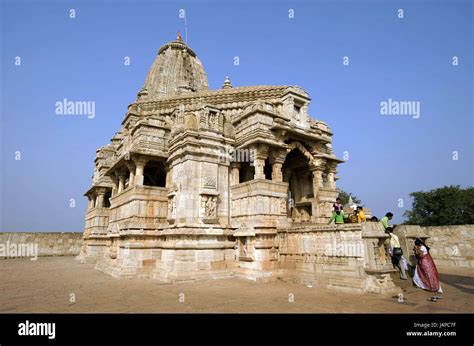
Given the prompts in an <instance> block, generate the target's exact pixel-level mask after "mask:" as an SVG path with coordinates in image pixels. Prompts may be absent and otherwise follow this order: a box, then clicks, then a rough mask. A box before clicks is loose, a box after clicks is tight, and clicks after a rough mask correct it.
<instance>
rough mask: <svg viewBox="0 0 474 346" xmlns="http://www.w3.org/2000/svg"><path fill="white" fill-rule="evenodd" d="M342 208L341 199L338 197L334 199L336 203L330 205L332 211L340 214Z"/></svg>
mask: <svg viewBox="0 0 474 346" xmlns="http://www.w3.org/2000/svg"><path fill="white" fill-rule="evenodd" d="M342 209H343V206H342V204H341V199H340V198H339V197H337V198H336V203H334V204H333V205H332V211H334V212H336V211H340V212H342Z"/></svg>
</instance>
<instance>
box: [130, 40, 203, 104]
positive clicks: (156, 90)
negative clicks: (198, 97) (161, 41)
mask: <svg viewBox="0 0 474 346" xmlns="http://www.w3.org/2000/svg"><path fill="white" fill-rule="evenodd" d="M206 90H209V86H208V84H207V76H206V72H205V71H204V68H203V66H202V64H201V61H199V59H198V57H197V56H196V53H195V52H194V51H193V50H192V49H191V48H189V47H188V46H187V45H186V44H185V43H184V42H183V40H182V38H181V35H179V34H178V37H177V38H176V40H175V41H172V42H169V43H167V44H165V45H163V46H162V47H161V48H160V49H159V50H158V55H157V57H156V58H155V61H154V62H153V64H152V65H151V68H150V70H149V71H148V75H147V77H146V80H145V84H144V85H143V88H142V90H141V91H140V92H139V94H138V96H139V99H140V98H141V97H144V98H146V99H148V100H157V99H162V98H167V97H172V96H178V95H183V94H189V93H194V92H200V91H206Z"/></svg>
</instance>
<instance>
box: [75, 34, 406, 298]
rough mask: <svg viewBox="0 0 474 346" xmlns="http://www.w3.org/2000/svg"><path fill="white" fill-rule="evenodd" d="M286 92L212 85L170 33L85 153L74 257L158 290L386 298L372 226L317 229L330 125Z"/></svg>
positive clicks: (328, 210)
mask: <svg viewBox="0 0 474 346" xmlns="http://www.w3.org/2000/svg"><path fill="white" fill-rule="evenodd" d="M310 100H311V99H310V97H309V95H308V93H306V92H305V91H304V90H303V89H301V88H300V87H296V86H271V85H259V86H244V87H236V86H232V83H231V81H230V79H229V78H225V81H224V83H223V85H222V88H221V89H219V90H210V89H209V86H208V82H207V76H206V73H205V71H204V68H203V65H202V64H201V62H200V61H199V59H198V57H197V55H196V53H195V52H194V51H193V50H192V49H191V48H190V47H188V46H187V44H185V43H184V42H183V40H182V39H181V37H180V36H179V35H178V37H177V39H176V40H175V41H172V42H170V43H167V44H165V45H164V46H162V47H161V48H160V49H159V51H158V55H157V56H156V58H155V61H154V62H153V64H152V66H151V68H150V70H149V72H148V75H147V76H146V79H145V83H144V85H143V88H142V89H141V90H140V91H139V92H138V96H137V99H136V101H135V102H134V103H132V104H131V105H130V106H129V107H128V110H127V112H126V113H125V117H124V119H123V121H122V125H121V128H120V130H119V131H118V132H117V133H116V134H115V135H114V136H113V138H112V139H111V142H110V143H109V144H107V145H105V146H103V147H101V148H99V149H98V150H97V155H96V159H95V169H94V176H93V180H92V186H91V188H90V189H89V190H88V191H87V192H86V194H85V195H86V196H87V198H88V199H89V205H88V210H87V214H86V221H85V230H84V243H83V247H82V250H81V254H80V255H79V259H80V260H81V261H85V262H93V263H96V268H97V269H98V270H101V271H103V272H105V273H107V274H110V275H112V276H114V277H147V278H154V279H157V280H160V281H164V282H175V281H189V280H198V279H204V280H208V279H222V278H231V277H238V278H242V279H250V280H258V281H267V280H277V279H280V280H289V281H292V282H300V283H302V284H320V285H324V286H327V287H334V288H341V289H351V290H352V291H354V290H356V291H360V292H376V293H386V292H396V291H398V288H397V286H395V285H394V283H393V281H392V280H391V278H390V275H389V274H390V272H391V271H393V267H392V265H391V263H390V260H389V258H387V256H386V254H385V250H384V246H383V243H384V241H385V240H386V238H387V235H386V234H385V233H384V232H383V231H382V230H381V229H380V227H379V225H378V223H371V222H367V223H364V224H344V225H327V222H328V220H329V218H330V217H331V215H332V204H333V203H334V201H335V199H336V197H337V196H338V194H339V191H338V190H337V187H336V182H337V180H338V177H337V167H338V165H339V164H340V163H342V162H343V161H342V160H340V159H338V158H337V157H336V156H335V154H334V152H333V149H332V132H331V129H330V128H329V127H328V125H326V123H324V122H323V121H321V120H316V119H313V118H312V117H311V116H310V114H309V113H308V106H309V104H310Z"/></svg>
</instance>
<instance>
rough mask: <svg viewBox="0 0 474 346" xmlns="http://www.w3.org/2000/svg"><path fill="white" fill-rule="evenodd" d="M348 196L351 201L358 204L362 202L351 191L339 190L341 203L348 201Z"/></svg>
mask: <svg viewBox="0 0 474 346" xmlns="http://www.w3.org/2000/svg"><path fill="white" fill-rule="evenodd" d="M349 196H351V197H352V201H353V202H354V203H355V204H357V205H360V204H362V201H361V200H360V199H358V198H357V197H356V196H355V195H353V194H352V193H347V192H344V191H342V190H341V192H340V193H339V196H338V197H339V198H340V199H341V204H342V205H344V204H346V203H347V202H349Z"/></svg>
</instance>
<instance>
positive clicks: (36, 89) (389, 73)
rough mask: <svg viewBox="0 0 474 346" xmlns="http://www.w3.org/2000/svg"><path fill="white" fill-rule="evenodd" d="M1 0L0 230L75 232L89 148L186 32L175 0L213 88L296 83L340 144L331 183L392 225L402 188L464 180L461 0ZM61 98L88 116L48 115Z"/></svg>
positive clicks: (467, 145)
mask: <svg viewBox="0 0 474 346" xmlns="http://www.w3.org/2000/svg"><path fill="white" fill-rule="evenodd" d="M0 2H1V55H0V57H1V63H2V64H1V117H2V119H1V146H2V147H1V153H2V154H1V156H2V157H1V160H2V161H1V162H0V166H1V178H0V179H1V191H0V194H1V200H0V203H1V205H0V208H1V214H0V217H1V222H0V231H82V230H83V226H84V215H85V210H86V204H87V200H86V198H85V197H84V196H83V193H84V192H85V191H86V190H87V189H88V188H89V187H90V184H91V177H92V173H93V160H94V157H95V150H96V149H97V148H98V147H100V146H102V145H105V144H107V143H108V142H109V140H110V138H111V137H112V136H113V135H114V133H115V132H116V131H117V130H119V128H120V123H121V121H122V120H123V117H124V114H125V112H126V110H127V106H128V105H129V104H130V103H132V102H134V101H135V99H136V94H137V92H138V91H139V90H140V88H141V87H142V85H143V82H144V80H145V76H146V73H147V71H148V69H149V67H150V66H151V64H152V62H153V60H154V58H155V56H156V54H157V51H158V49H159V47H160V46H161V45H163V44H164V43H166V42H168V41H171V40H173V39H174V38H175V37H176V32H177V31H178V30H181V31H182V32H183V36H184V21H183V20H182V19H180V18H179V10H180V9H185V10H186V15H187V22H188V44H189V46H191V47H192V48H193V49H194V50H195V51H196V53H197V54H198V56H199V58H200V60H201V61H202V63H203V65H204V68H205V70H206V73H207V76H208V79H209V84H210V87H211V89H216V88H220V87H221V85H222V83H223V81H224V77H225V76H226V75H229V76H230V78H231V81H232V84H233V85H234V86H244V85H259V84H267V85H269V84H271V85H299V86H301V87H302V88H304V89H305V90H307V91H308V92H309V94H310V96H311V97H312V102H311V105H310V114H311V116H312V117H314V118H317V119H320V120H323V121H325V122H327V123H328V124H329V125H330V126H331V128H332V129H333V131H334V137H333V141H334V150H335V153H336V154H337V155H338V156H339V157H341V158H343V157H344V152H346V154H348V155H349V156H348V160H347V162H346V163H344V164H342V165H340V166H339V173H338V176H339V177H340V180H339V181H338V187H340V188H341V189H343V190H346V191H348V192H352V193H354V194H355V195H356V196H358V197H359V198H360V199H362V201H363V203H364V205H365V206H367V207H370V208H371V209H372V210H373V213H374V214H375V215H377V216H379V217H380V216H382V215H383V214H384V213H385V212H387V211H389V210H390V211H392V212H393V213H394V214H395V218H394V221H396V222H400V221H402V219H403V217H402V214H403V212H404V211H405V210H406V209H407V208H410V206H411V201H410V199H409V193H410V192H413V191H420V190H429V189H432V188H436V187H441V186H444V185H449V184H459V185H461V186H464V187H465V186H468V185H473V156H474V155H473V148H474V140H473V131H474V129H473V103H472V100H473V70H472V60H473V56H472V47H473V22H472V18H473V5H472V3H473V2H472V1H468V0H465V1H462V0H449V1H448V0H446V1H415V0H409V1H397V0H390V1H256V0H252V1H235V0H232V1H179V2H171V1H131V0H130V1H128V0H127V1H125V0H122V1H95V2H91V1H21V0H20V1H8V0H3V1H0ZM70 9H74V10H75V18H70V13H71V12H70ZM290 9H293V10H294V18H289V17H290V16H291V14H292V13H291V11H289V10H290ZM399 9H403V17H404V18H399V14H400V12H399V11H398V10H399ZM236 56H237V57H239V60H240V65H238V66H235V65H234V57H236ZM345 56H346V57H348V58H349V65H344V64H343V57H345ZM454 56H456V57H457V59H458V65H453V57H454ZM16 57H20V59H21V61H20V62H21V65H17V64H16V63H18V59H16ZM125 57H129V58H130V65H129V66H127V65H125V64H124V61H125V60H124V59H125ZM64 98H67V99H68V100H73V101H94V102H95V104H96V110H95V111H96V114H95V117H94V118H93V119H89V118H88V117H87V116H84V115H83V116H65V115H56V114H55V103H56V102H57V101H61V100H63V99H64ZM389 99H392V100H393V101H413V102H419V105H420V110H421V113H420V117H419V118H418V119H414V117H413V116H410V115H382V114H381V111H380V108H381V107H380V104H381V102H384V101H388V100H389ZM18 152H19V154H20V155H21V159H20V160H16V158H18V155H17V157H15V156H16V154H18ZM453 152H457V160H453ZM454 155H456V154H454ZM400 198H402V199H403V202H404V205H403V207H402V208H400V207H399V205H398V200H399V199H400ZM71 199H74V201H75V206H74V207H73V208H71Z"/></svg>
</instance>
